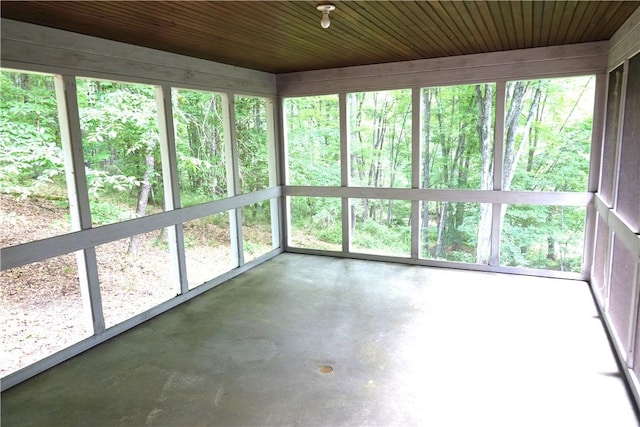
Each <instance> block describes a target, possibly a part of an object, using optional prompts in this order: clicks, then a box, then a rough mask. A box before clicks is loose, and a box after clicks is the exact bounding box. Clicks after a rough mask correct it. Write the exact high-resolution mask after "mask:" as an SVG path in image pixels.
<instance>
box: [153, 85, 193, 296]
mask: <svg viewBox="0 0 640 427" xmlns="http://www.w3.org/2000/svg"><path fill="white" fill-rule="evenodd" d="M156 102H157V106H158V107H157V108H158V134H159V137H160V156H161V159H162V186H163V190H164V210H165V211H170V210H173V209H176V208H179V207H180V206H181V202H180V189H179V188H178V160H177V158H178V157H177V154H176V139H175V129H174V126H173V104H172V93H171V87H169V86H156ZM166 232H167V240H168V243H169V254H170V257H171V276H172V281H173V283H174V284H175V286H176V288H177V289H176V290H177V293H179V294H184V293H187V292H188V291H189V280H188V278H187V268H186V259H185V253H184V234H183V230H182V224H176V225H174V226H169V227H166Z"/></svg>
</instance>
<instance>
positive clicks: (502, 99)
mask: <svg viewBox="0 0 640 427" xmlns="http://www.w3.org/2000/svg"><path fill="white" fill-rule="evenodd" d="M506 87H507V82H506V81H504V80H499V81H497V82H496V120H495V129H494V135H493V189H494V191H501V190H502V174H503V162H504V118H505V109H506ZM506 208H507V207H506V206H504V205H502V204H500V203H493V205H492V209H491V255H490V256H489V265H492V266H494V265H500V235H501V233H502V224H501V222H502V210H503V209H506Z"/></svg>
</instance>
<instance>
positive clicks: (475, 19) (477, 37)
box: [451, 1, 495, 52]
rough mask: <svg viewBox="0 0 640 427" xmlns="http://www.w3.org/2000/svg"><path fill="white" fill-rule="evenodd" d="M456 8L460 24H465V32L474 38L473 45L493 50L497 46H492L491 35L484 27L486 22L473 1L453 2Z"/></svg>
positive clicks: (486, 50)
mask: <svg viewBox="0 0 640 427" xmlns="http://www.w3.org/2000/svg"><path fill="white" fill-rule="evenodd" d="M451 5H452V6H453V7H454V8H455V10H456V12H455V13H456V14H457V15H458V16H459V21H460V24H459V25H460V26H462V25H464V33H465V34H468V35H469V36H468V37H471V38H472V39H473V45H474V46H477V47H479V49H481V50H482V52H492V51H495V48H494V47H493V46H492V42H491V37H489V35H488V33H487V31H486V30H485V28H484V22H483V21H482V18H481V17H480V14H479V13H478V12H477V9H476V8H475V6H474V3H473V2H469V1H460V2H451Z"/></svg>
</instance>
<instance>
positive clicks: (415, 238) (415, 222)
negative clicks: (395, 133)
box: [411, 87, 422, 259]
mask: <svg viewBox="0 0 640 427" xmlns="http://www.w3.org/2000/svg"><path fill="white" fill-rule="evenodd" d="M420 101H421V100H420V88H415V87H414V88H412V89H411V188H413V189H418V188H420V164H421V160H422V159H421V147H422V141H421V136H422V123H421V120H420V117H421V116H422V114H421V109H420V106H421V102H420ZM420 240H421V236H420V200H412V201H411V259H418V258H419V256H420Z"/></svg>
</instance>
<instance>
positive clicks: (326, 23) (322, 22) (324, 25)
mask: <svg viewBox="0 0 640 427" xmlns="http://www.w3.org/2000/svg"><path fill="white" fill-rule="evenodd" d="M320 25H321V26H322V28H329V25H331V21H330V20H329V14H328V13H323V14H322V19H321V20H320Z"/></svg>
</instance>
